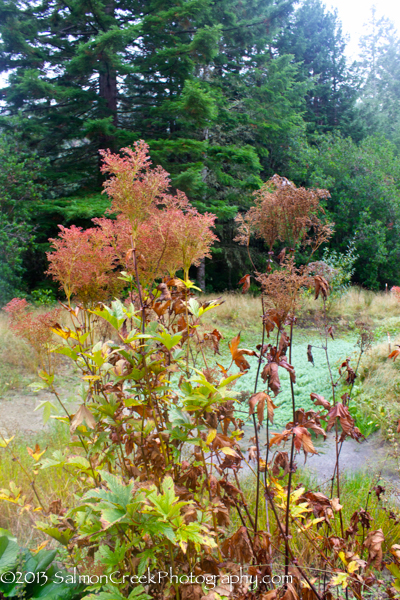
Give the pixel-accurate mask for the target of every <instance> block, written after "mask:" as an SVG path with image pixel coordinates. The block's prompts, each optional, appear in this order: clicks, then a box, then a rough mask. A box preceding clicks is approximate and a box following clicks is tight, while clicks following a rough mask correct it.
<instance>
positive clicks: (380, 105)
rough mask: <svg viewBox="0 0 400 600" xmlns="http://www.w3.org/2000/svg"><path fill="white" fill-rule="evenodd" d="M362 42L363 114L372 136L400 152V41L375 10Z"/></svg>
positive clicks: (373, 9)
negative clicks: (384, 139)
mask: <svg viewBox="0 0 400 600" xmlns="http://www.w3.org/2000/svg"><path fill="white" fill-rule="evenodd" d="M364 31H365V33H364V35H363V36H362V38H361V40H360V59H359V61H358V69H359V73H360V79H361V80H362V82H363V83H362V86H361V90H360V98H359V100H360V102H359V111H360V116H361V120H362V123H363V125H364V128H365V131H366V132H367V133H368V134H376V133H378V134H380V135H384V136H385V137H386V138H387V139H389V140H391V141H393V142H394V143H395V144H396V146H397V147H398V148H400V39H399V35H398V33H397V31H396V28H395V26H394V24H393V23H392V22H391V21H390V20H389V19H387V18H385V17H378V15H377V11H376V8H375V7H372V9H371V18H370V20H369V21H368V23H366V24H365V26H364Z"/></svg>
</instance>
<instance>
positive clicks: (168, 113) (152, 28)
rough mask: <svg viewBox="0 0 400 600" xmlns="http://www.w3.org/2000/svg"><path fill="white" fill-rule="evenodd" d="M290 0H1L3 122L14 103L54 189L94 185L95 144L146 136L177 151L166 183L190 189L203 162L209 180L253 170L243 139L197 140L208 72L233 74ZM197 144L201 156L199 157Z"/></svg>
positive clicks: (219, 181)
mask: <svg viewBox="0 0 400 600" xmlns="http://www.w3.org/2000/svg"><path fill="white" fill-rule="evenodd" d="M291 4H292V0H277V1H276V0H269V1H267V2H265V1H264V2H261V1H260V0H249V1H248V2H246V3H241V2H239V1H238V0H222V1H221V2H218V3H216V4H214V3H213V2H212V1H211V0H166V1H163V2H161V1H160V0H146V1H144V0H96V1H95V2H94V3H93V2H92V1H91V0H72V1H71V2H68V3H65V2H64V1H63V0H42V1H41V2H39V3H34V4H24V3H20V2H19V1H18V0H2V1H1V3H0V34H1V37H2V43H1V46H0V70H1V71H3V72H5V71H9V70H11V75H10V77H9V85H8V86H7V87H6V88H4V89H3V92H2V97H3V101H4V102H5V104H6V110H5V111H3V113H4V115H5V118H3V126H4V127H6V126H7V118H8V117H9V115H13V114H15V113H19V114H22V116H23V118H24V123H25V130H24V131H25V137H26V140H27V142H28V143H29V144H30V145H31V147H33V148H35V149H37V150H38V151H39V153H40V154H42V155H45V156H48V157H50V159H51V165H52V168H51V170H50V171H49V177H51V178H52V179H53V185H54V193H55V194H57V193H58V195H59V194H60V193H63V194H65V193H66V192H68V193H73V192H74V191H75V190H77V189H79V188H80V187H82V185H83V186H86V187H87V186H89V187H90V186H93V185H98V184H99V180H98V179H96V178H94V174H95V173H97V172H98V169H97V164H98V163H97V161H98V150H99V149H101V148H105V147H109V148H111V149H113V150H116V149H118V148H120V147H122V146H124V145H128V144H130V143H132V142H133V141H134V140H137V139H138V138H140V137H143V138H144V139H146V141H151V140H154V143H153V144H152V149H154V154H153V155H154V156H155V158H156V160H157V161H160V162H163V161H164V162H165V161H166V159H167V155H170V154H171V152H172V153H174V154H175V153H176V152H177V154H176V156H175V157H174V160H173V161H171V162H173V163H176V168H175V171H174V169H172V174H173V175H174V176H175V179H174V184H176V185H181V186H182V187H185V184H186V189H187V190H188V191H193V192H194V193H195V195H197V197H198V198H200V197H204V195H205V191H204V189H205V177H206V173H207V174H208V173H210V172H211V171H213V173H214V175H213V176H214V177H215V178H216V180H215V181H216V183H215V187H216V188H220V187H221V186H222V187H228V188H229V187H235V188H238V189H240V188H241V187H242V185H243V184H242V180H243V179H244V178H246V176H245V174H244V173H245V172H246V173H249V172H251V173H252V174H253V175H254V176H256V175H257V174H258V172H259V170H260V167H259V165H258V164H257V156H256V154H255V153H254V151H252V150H251V149H250V148H246V147H245V145H244V144H241V146H242V147H241V148H239V149H237V148H233V147H230V146H229V144H228V145H227V146H226V147H224V149H223V150H221V148H220V149H215V151H211V150H210V149H209V143H208V139H209V138H208V137H207V135H208V134H207V130H208V129H209V125H210V124H212V123H213V122H215V120H216V119H218V117H219V116H218V112H217V111H216V109H215V104H216V103H218V101H219V99H218V92H215V90H214V92H213V91H212V90H210V85H209V83H208V78H209V75H210V74H211V75H212V76H214V74H215V73H216V72H218V75H219V76H220V77H224V76H226V74H231V73H234V74H236V76H239V75H240V73H241V71H242V69H243V68H246V65H247V63H248V59H249V57H251V55H252V54H253V53H254V52H260V51H262V50H263V48H264V47H265V44H266V40H267V38H268V36H269V30H270V29H271V27H272V26H273V23H274V22H275V21H278V20H279V19H281V18H284V16H285V15H286V14H287V13H288V11H289V10H290V6H291ZM179 117H180V120H179ZM188 130H190V131H189V133H188ZM182 134H183V135H182ZM181 139H188V140H189V147H188V146H186V147H183V145H182V142H180V141H177V140H181ZM159 140H161V141H159ZM167 142H169V145H168V143H167ZM173 142H175V143H173ZM171 144H172V145H171ZM205 147H206V149H205ZM188 149H189V151H188ZM205 155H206V156H207V160H208V161H209V162H210V164H211V167H210V166H207V167H206V166H205V165H203V163H204V160H203V158H204V156H205ZM168 158H169V156H168ZM200 163H201V164H202V166H200ZM178 165H180V166H179V167H178ZM182 165H185V168H182ZM232 165H233V166H232ZM214 167H215V168H214ZM181 171H183V173H182V174H181ZM180 174H181V176H180V177H179V175H180ZM247 177H248V175H247ZM252 185H253V186H254V185H256V180H254V181H253V182H252Z"/></svg>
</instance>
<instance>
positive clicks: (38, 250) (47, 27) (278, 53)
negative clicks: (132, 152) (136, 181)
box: [0, 0, 400, 305]
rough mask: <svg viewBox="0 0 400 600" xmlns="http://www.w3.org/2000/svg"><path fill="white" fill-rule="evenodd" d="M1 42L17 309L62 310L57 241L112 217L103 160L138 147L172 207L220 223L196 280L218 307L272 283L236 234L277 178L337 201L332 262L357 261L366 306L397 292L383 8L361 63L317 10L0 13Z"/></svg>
mask: <svg viewBox="0 0 400 600" xmlns="http://www.w3.org/2000/svg"><path fill="white" fill-rule="evenodd" d="M0 35H1V44H0V72H1V90H0V97H1V104H0V108H1V114H0V131H1V134H0V165H1V168H0V303H2V304H3V305H4V304H5V303H6V302H8V301H9V300H10V299H11V298H12V297H14V296H16V295H25V296H29V295H30V294H32V293H36V294H38V295H39V297H40V295H41V294H42V295H43V294H54V296H55V295H57V294H58V288H57V286H56V284H55V283H54V282H53V281H52V280H51V279H50V278H49V277H48V276H47V275H46V270H47V269H48V263H47V259H46V252H48V251H49V249H50V245H49V242H48V239H49V238H54V237H56V236H57V234H58V232H59V228H58V226H59V225H62V226H66V227H69V226H71V225H72V224H73V225H76V226H79V227H83V228H84V229H85V228H87V227H91V226H93V223H92V219H94V218H99V217H102V216H104V215H105V214H106V213H107V210H108V209H109V206H110V202H109V199H108V198H107V196H105V195H104V194H102V189H103V183H104V179H105V176H104V174H102V173H101V170H100V166H101V158H100V151H102V150H107V149H109V150H110V151H111V152H119V150H120V149H121V148H125V147H129V146H133V145H134V143H135V142H138V141H139V140H144V141H145V142H146V143H147V144H148V145H149V154H150V157H151V160H152V163H153V165H161V166H162V167H163V168H164V169H165V170H166V171H167V172H168V173H169V174H170V178H171V190H172V193H175V192H176V190H181V191H182V192H184V193H185V194H186V195H187V197H188V199H189V200H190V202H191V203H192V204H193V205H194V206H195V207H196V209H197V210H198V211H199V212H200V213H206V212H210V213H213V214H215V215H216V217H217V220H216V222H215V233H216V235H217V237H218V240H219V241H218V242H217V243H216V244H215V245H214V247H213V248H212V255H211V257H210V258H206V260H205V262H204V261H202V263H201V264H200V266H199V267H198V268H197V271H196V267H192V271H191V277H192V278H194V279H196V280H197V282H198V284H199V285H200V287H201V288H202V289H204V290H205V291H208V292H211V291H217V292H219V291H224V290H230V289H237V284H238V281H239V280H240V278H241V277H242V276H243V275H245V274H246V272H248V271H249V270H250V269H251V268H252V267H251V263H250V260H251V261H252V262H253V264H254V265H255V267H256V269H258V270H260V271H262V270H265V267H266V263H267V261H268V248H267V247H266V245H265V243H264V241H262V240H261V239H257V238H254V239H253V238H252V239H251V241H250V247H249V249H248V250H249V252H248V251H247V249H246V248H244V247H241V246H238V245H237V244H236V243H234V241H233V240H234V238H235V236H236V235H237V223H236V222H235V218H237V217H238V215H239V216H240V215H241V214H244V213H245V212H246V211H247V210H248V209H249V207H250V206H251V205H252V203H253V194H254V192H256V191H257V190H259V189H260V188H261V186H262V184H263V183H264V182H265V181H267V180H268V179H270V178H271V177H272V176H273V175H274V174H278V175H279V176H281V177H285V178H287V179H289V180H290V181H292V182H293V183H294V184H295V185H296V186H304V187H308V188H309V187H318V188H324V189H327V190H329V192H330V197H329V198H326V199H325V200H324V210H325V214H326V218H327V220H329V221H330V222H331V223H333V224H334V231H333V235H332V237H331V239H330V240H329V243H327V244H325V245H324V246H322V247H321V248H320V249H319V250H318V253H319V256H318V258H319V259H321V257H322V256H323V253H325V254H324V256H325V258H327V257H329V256H331V257H332V256H333V257H334V258H335V260H336V262H337V261H339V262H340V261H341V260H342V261H343V260H344V261H345V260H346V257H347V258H348V257H349V255H350V256H351V258H352V260H353V262H354V273H353V278H352V280H353V283H355V284H358V285H361V286H362V287H365V288H369V289H373V290H379V289H381V290H382V289H384V288H385V286H389V287H392V286H393V285H397V284H398V283H399V281H400V236H399V229H400V157H399V151H400V43H399V34H398V33H397V31H396V29H395V27H394V25H393V24H392V23H391V22H390V21H389V20H388V19H386V18H385V17H384V16H380V15H379V14H378V12H377V11H376V10H375V9H374V8H372V9H371V18H370V21H369V22H368V23H366V24H365V26H364V35H363V37H362V38H361V41H360V48H359V54H358V56H357V57H355V58H354V59H353V58H352V59H350V58H349V55H348V53H347V50H346V48H347V42H348V40H347V37H346V34H345V33H344V32H343V30H342V25H341V21H340V19H339V16H338V14H337V12H336V11H334V10H331V9H328V8H327V7H326V6H325V5H324V3H323V2H322V1H321V0H303V1H301V2H294V1H293V0H240V1H239V0H217V1H212V0H163V1H160V0H68V1H65V0H38V1H35V2H33V1H27V2H24V1H22V0H1V2H0ZM303 259H304V257H303V256H302V254H301V252H298V253H297V258H296V260H297V261H298V263H300V264H301V262H302V260H303Z"/></svg>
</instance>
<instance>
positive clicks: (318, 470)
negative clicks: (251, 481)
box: [240, 425, 399, 485]
mask: <svg viewBox="0 0 400 600" xmlns="http://www.w3.org/2000/svg"><path fill="white" fill-rule="evenodd" d="M244 431H245V436H244V438H243V440H242V441H241V444H240V445H241V450H242V452H243V453H244V455H245V456H246V457H247V456H248V454H247V450H248V449H249V447H250V446H252V445H254V442H253V441H250V439H251V438H252V437H253V436H254V430H253V428H252V427H251V426H249V425H246V426H245V427H244ZM274 431H279V427H277V428H276V429H275V430H274ZM265 435H266V434H265V429H262V430H261V432H260V445H261V448H262V452H263V454H264V453H265V446H264V444H265ZM313 443H314V445H315V449H316V450H317V451H318V454H314V455H312V454H309V455H308V457H307V462H306V463H305V462H304V455H303V453H302V454H301V455H298V456H297V459H296V462H297V464H298V468H299V469H306V470H308V471H309V472H310V474H311V475H313V476H315V478H316V479H317V481H318V483H320V484H321V483H323V482H325V481H328V480H329V479H330V478H331V477H332V475H333V471H334V468H335V464H336V444H335V434H334V433H333V432H331V433H329V434H328V436H327V438H326V440H325V441H324V440H323V439H322V438H321V436H320V437H319V438H318V439H316V440H315V439H314V440H313ZM279 450H285V451H289V452H290V446H289V444H286V446H280V447H279ZM396 467H397V465H396V463H395V461H394V459H393V458H392V457H391V456H390V454H389V451H388V446H387V445H386V444H385V442H384V440H383V439H382V437H381V436H380V434H379V432H378V433H375V434H373V435H371V436H369V437H368V438H367V439H366V440H365V441H363V442H361V443H358V442H356V441H355V440H352V439H351V438H348V439H346V440H345V441H344V443H343V447H342V450H341V453H340V472H346V473H352V472H353V473H354V472H356V471H368V472H369V473H371V474H378V473H381V476H382V477H383V478H385V479H388V480H390V481H392V482H393V483H396V484H397V485H398V483H399V474H398V471H397V468H396Z"/></svg>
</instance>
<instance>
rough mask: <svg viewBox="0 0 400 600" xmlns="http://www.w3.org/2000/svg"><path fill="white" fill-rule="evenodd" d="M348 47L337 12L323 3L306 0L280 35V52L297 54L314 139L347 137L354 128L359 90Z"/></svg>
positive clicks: (319, 0) (308, 120) (295, 56)
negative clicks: (334, 135) (340, 133)
mask: <svg viewBox="0 0 400 600" xmlns="http://www.w3.org/2000/svg"><path fill="white" fill-rule="evenodd" d="M345 47H346V39H345V36H344V35H343V32H342V24H341V22H340V20H339V17H338V13H337V10H334V11H329V10H327V9H326V6H325V5H324V4H323V3H322V1H321V0H305V1H304V2H303V3H302V4H301V5H300V7H299V8H298V10H297V11H296V12H295V13H294V16H293V17H292V19H291V20H290V21H289V22H288V23H287V25H286V27H285V28H284V29H283V31H282V32H281V33H280V35H279V38H278V48H279V50H280V52H285V53H291V54H293V55H294V59H295V61H296V62H297V63H299V64H300V70H299V79H300V80H301V81H304V82H306V83H307V86H308V90H307V94H306V102H307V113H306V115H305V118H306V121H307V122H308V123H309V131H310V132H311V133H313V134H314V136H315V134H318V133H326V132H328V131H345V132H346V133H347V134H348V133H350V130H351V129H352V127H353V119H354V105H355V102H356V99H357V89H356V86H355V81H354V78H353V76H352V73H351V70H350V69H349V66H348V64H347V60H346V56H345ZM314 136H313V137H314Z"/></svg>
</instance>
